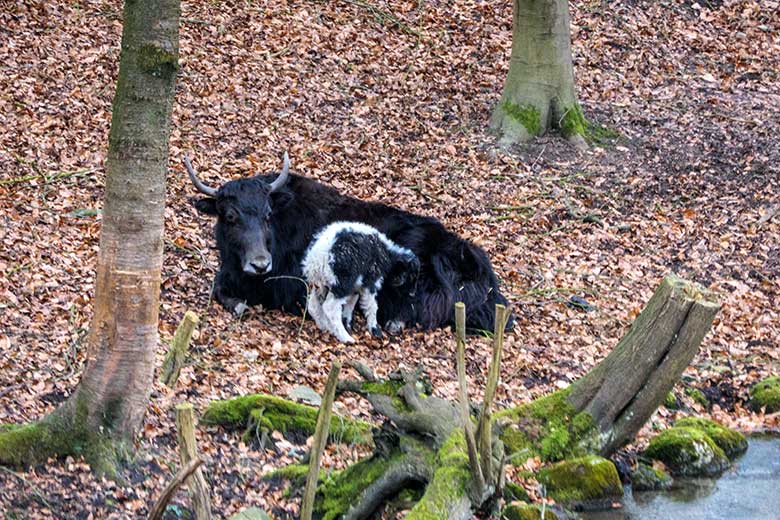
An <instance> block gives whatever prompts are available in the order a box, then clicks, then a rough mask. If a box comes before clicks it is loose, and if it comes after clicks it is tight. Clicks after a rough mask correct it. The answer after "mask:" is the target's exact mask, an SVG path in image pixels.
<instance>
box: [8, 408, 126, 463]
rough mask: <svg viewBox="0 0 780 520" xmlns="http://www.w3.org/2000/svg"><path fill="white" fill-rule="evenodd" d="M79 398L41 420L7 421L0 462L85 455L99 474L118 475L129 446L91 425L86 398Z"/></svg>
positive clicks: (23, 461)
mask: <svg viewBox="0 0 780 520" xmlns="http://www.w3.org/2000/svg"><path fill="white" fill-rule="evenodd" d="M75 399H76V403H75V406H74V407H73V408H60V409H59V410H58V411H55V412H54V413H52V414H51V415H49V416H47V417H46V418H44V419H43V420H41V421H38V422H34V423H29V424H23V425H5V426H4V427H3V428H2V430H0V464H9V465H13V466H23V465H27V464H38V463H41V462H44V461H45V460H46V459H47V458H49V457H53V456H60V457H65V456H68V455H71V456H75V457H79V456H82V457H84V459H85V460H86V461H87V463H89V465H90V466H91V467H92V469H93V470H94V471H95V472H96V473H98V474H99V475H107V476H109V477H115V476H116V475H117V459H118V456H119V455H121V454H123V453H124V452H125V446H124V445H123V444H122V443H121V442H119V441H116V442H112V440H111V439H110V438H108V437H107V436H105V435H102V434H101V433H99V432H98V431H95V429H92V428H89V427H88V426H87V424H88V421H87V419H88V409H87V406H86V402H85V401H84V400H83V399H81V398H80V394H79V395H77V396H76V397H75ZM70 410H73V412H70V413H69V411H70ZM71 413H72V415H71ZM103 431H110V428H109V427H106V429H105V430H103Z"/></svg>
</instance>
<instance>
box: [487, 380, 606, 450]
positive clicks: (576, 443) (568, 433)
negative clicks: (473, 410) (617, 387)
mask: <svg viewBox="0 0 780 520" xmlns="http://www.w3.org/2000/svg"><path fill="white" fill-rule="evenodd" d="M569 392H570V390H569V389H564V390H559V391H558V392H554V393H552V394H549V395H546V396H544V397H541V398H539V399H536V400H535V401H533V402H531V403H528V404H525V405H522V406H519V407H517V408H510V409H508V410H503V411H500V412H498V413H496V414H495V417H496V419H497V420H502V421H509V424H507V425H506V427H505V428H504V429H503V430H502V432H501V440H502V441H503V443H504V446H505V448H506V452H507V455H508V457H509V462H510V463H512V464H516V465H519V464H522V463H523V462H525V461H526V460H527V459H528V457H533V456H538V457H540V458H541V459H542V460H543V461H546V462H553V461H557V460H562V459H564V458H570V457H577V456H581V455H585V454H586V453H587V452H588V449H589V447H591V446H594V445H595V443H596V441H597V430H596V428H595V425H594V424H593V419H592V418H591V417H590V415H588V414H587V413H576V411H575V410H574V407H573V406H571V404H569V402H568V400H567V397H568V395H569Z"/></svg>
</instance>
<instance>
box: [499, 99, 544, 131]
mask: <svg viewBox="0 0 780 520" xmlns="http://www.w3.org/2000/svg"><path fill="white" fill-rule="evenodd" d="M501 109H502V110H503V111H504V113H505V114H506V115H507V116H508V117H510V118H511V119H513V120H514V121H516V122H518V123H520V124H521V125H523V127H524V128H525V129H526V131H528V135H529V136H535V135H539V133H540V132H541V131H542V114H541V112H540V111H539V109H538V108H536V107H535V106H532V105H518V104H516V103H512V102H511V101H509V100H507V101H504V102H503V103H501Z"/></svg>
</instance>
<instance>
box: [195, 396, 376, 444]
mask: <svg viewBox="0 0 780 520" xmlns="http://www.w3.org/2000/svg"><path fill="white" fill-rule="evenodd" d="M257 410H261V411H262V412H259V411H257ZM202 420H203V422H204V423H206V424H219V425H222V426H225V427H228V428H244V427H246V426H247V425H248V424H249V422H250V420H252V421H255V424H257V425H259V426H260V427H261V428H265V429H267V430H276V431H279V432H282V433H283V434H285V435H294V434H298V435H305V436H309V435H312V434H313V433H314V428H315V427H316V425H317V408H314V407H313V406H308V405H304V404H298V403H294V402H292V401H288V400H286V399H282V398H280V397H275V396H272V395H265V394H254V395H246V396H241V397H236V398H234V399H228V400H226V401H212V402H211V403H210V404H209V406H208V408H207V409H206V412H205V413H204V414H203V419H202ZM329 438H330V439H331V440H333V441H336V442H346V443H356V444H367V443H369V442H370V441H371V425H370V424H369V423H366V422H363V421H356V420H354V419H346V418H344V417H340V416H335V415H334V416H333V417H332V418H331V420H330V435H329Z"/></svg>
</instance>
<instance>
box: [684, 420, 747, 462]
mask: <svg viewBox="0 0 780 520" xmlns="http://www.w3.org/2000/svg"><path fill="white" fill-rule="evenodd" d="M674 425H675V426H687V427H690V428H696V429H697V430H701V431H703V432H704V433H706V434H707V435H708V436H709V437H710V439H712V440H713V442H714V443H715V444H717V445H718V447H720V449H722V450H723V452H724V453H725V454H726V456H727V457H728V458H730V459H733V458H734V457H736V456H737V455H741V454H742V453H745V451H746V450H747V448H748V442H747V439H746V438H745V436H744V435H742V434H741V433H739V432H738V431H736V430H731V429H729V428H726V427H725V426H723V425H722V424H720V423H717V422H715V421H711V420H709V419H703V418H701V417H684V418H682V419H680V420H678V421H676V422H675V423H674Z"/></svg>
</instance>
